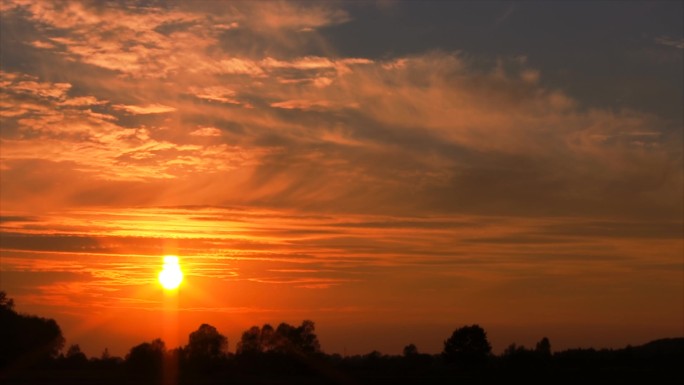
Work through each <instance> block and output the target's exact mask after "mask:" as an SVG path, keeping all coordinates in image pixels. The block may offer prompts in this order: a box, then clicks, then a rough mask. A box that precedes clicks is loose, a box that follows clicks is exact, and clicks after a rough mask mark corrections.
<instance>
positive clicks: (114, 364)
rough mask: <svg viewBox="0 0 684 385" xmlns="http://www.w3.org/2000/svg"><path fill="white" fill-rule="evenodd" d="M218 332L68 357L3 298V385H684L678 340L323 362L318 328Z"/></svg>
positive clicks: (457, 348) (476, 341)
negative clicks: (118, 353)
mask: <svg viewBox="0 0 684 385" xmlns="http://www.w3.org/2000/svg"><path fill="white" fill-rule="evenodd" d="M228 343H229V341H228V339H227V338H226V337H225V336H224V335H222V334H221V333H220V332H219V331H218V330H217V329H216V328H215V327H214V326H211V325H209V324H206V323H205V324H201V325H200V326H199V327H198V328H197V330H195V331H193V332H192V333H190V334H189V336H188V342H187V344H185V345H184V346H180V347H177V348H173V349H168V348H167V347H166V345H165V343H164V341H162V340H161V339H158V338H157V339H153V340H151V341H148V342H143V343H140V344H138V345H136V346H133V347H132V348H131V349H130V350H129V351H128V353H127V354H126V355H125V356H124V357H114V356H112V355H110V354H109V352H108V351H107V349H105V351H104V352H103V353H102V355H101V356H100V357H93V358H88V357H87V356H86V355H85V354H84V353H83V352H82V351H81V349H80V347H79V345H77V344H72V345H70V346H69V347H67V348H66V349H64V347H65V340H64V338H63V336H62V333H61V329H60V328H59V325H58V324H57V323H56V322H55V321H54V320H51V319H45V318H41V317H37V316H33V315H25V314H19V313H17V312H16V311H15V310H14V301H13V300H12V299H10V298H8V297H7V295H6V293H4V292H0V382H3V383H7V384H39V383H45V384H47V383H50V384H62V383H63V384H71V383H79V384H91V383H92V384H96V383H97V384H138V383H140V384H143V383H144V384H169V385H180V384H186V383H187V384H195V383H202V384H219V383H220V384H226V383H228V384H230V383H235V384H252V383H253V384H257V383H258V384H290V383H292V384H414V383H415V384H426V383H427V384H430V383H439V384H442V383H446V382H453V381H458V382H461V383H491V382H501V381H503V380H506V381H510V380H513V379H520V380H524V381H526V382H527V383H548V382H554V383H568V384H569V383H575V382H577V381H583V382H587V380H588V382H589V383H595V382H602V383H618V382H621V381H626V380H629V381H630V382H631V381H634V380H637V379H641V380H643V381H648V382H654V381H657V382H658V383H682V382H681V380H683V379H684V374H683V373H682V370H681V369H680V368H681V363H682V362H684V361H683V360H682V358H684V338H672V339H665V340H659V341H654V342H652V343H650V344H646V345H643V346H639V347H629V346H628V347H626V348H624V349H617V350H609V349H603V350H595V349H570V350H565V351H559V352H555V353H553V352H552V350H551V342H550V341H549V339H548V338H546V337H542V338H541V339H540V340H539V342H537V344H536V345H535V347H534V348H526V347H524V346H519V345H516V344H511V345H510V346H509V347H508V348H506V349H505V350H504V352H503V353H501V354H499V355H495V354H493V353H492V348H491V344H490V343H489V340H488V338H487V333H486V331H485V330H484V328H482V327H481V326H479V325H477V324H474V325H463V326H460V327H458V328H456V329H455V330H454V331H453V333H452V334H451V335H450V336H448V337H447V338H446V339H445V340H444V345H443V350H442V352H441V353H439V354H425V353H420V352H419V350H418V348H417V347H416V345H414V344H408V345H406V346H405V347H404V349H403V354H402V355H385V354H382V353H380V352H378V351H373V352H370V353H368V354H364V355H353V356H341V355H339V354H326V353H324V352H323V351H322V350H321V344H320V342H319V340H318V337H317V335H316V333H315V323H314V322H313V321H310V320H304V321H302V323H301V324H300V325H298V326H294V325H290V324H287V323H284V322H283V323H280V324H279V325H278V326H277V327H273V326H271V325H270V324H265V325H263V326H261V327H259V326H253V327H251V328H250V329H248V330H245V331H244V332H243V333H242V335H241V337H240V340H239V341H238V342H237V345H236V349H235V353H229V352H228V346H229V345H228Z"/></svg>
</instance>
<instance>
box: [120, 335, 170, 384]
mask: <svg viewBox="0 0 684 385" xmlns="http://www.w3.org/2000/svg"><path fill="white" fill-rule="evenodd" d="M165 354H166V345H165V344H164V341H162V340H161V339H159V338H157V339H155V340H153V341H151V342H143V343H142V344H140V345H137V346H134V347H132V348H131V351H130V352H129V353H128V355H126V365H127V366H128V368H129V369H130V370H131V372H132V373H135V374H141V375H152V374H159V373H161V370H162V365H163V363H164V355H165Z"/></svg>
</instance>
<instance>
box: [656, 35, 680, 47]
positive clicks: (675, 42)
mask: <svg viewBox="0 0 684 385" xmlns="http://www.w3.org/2000/svg"><path fill="white" fill-rule="evenodd" d="M654 40H655V42H656V44H659V45H664V46H669V47H673V48H678V49H684V38H679V39H677V38H673V37H670V36H658V37H656V38H655V39H654Z"/></svg>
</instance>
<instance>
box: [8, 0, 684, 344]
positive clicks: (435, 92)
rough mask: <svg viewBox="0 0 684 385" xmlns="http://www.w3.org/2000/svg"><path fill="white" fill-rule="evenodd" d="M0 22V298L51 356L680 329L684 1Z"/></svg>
mask: <svg viewBox="0 0 684 385" xmlns="http://www.w3.org/2000/svg"><path fill="white" fill-rule="evenodd" d="M0 4H1V5H0V7H1V8H0V10H1V12H0V26H1V28H2V33H0V52H1V55H0V88H1V90H0V124H1V130H0V278H1V279H0V291H6V292H7V294H8V296H9V297H11V298H13V299H14V300H15V302H16V304H17V311H19V312H21V313H27V314H38V315H40V316H42V317H49V318H54V319H55V320H56V321H57V322H58V323H59V325H60V326H61V327H62V331H63V333H64V336H65V338H66V340H67V346H68V345H69V344H72V343H73V344H79V345H80V347H81V348H82V349H83V351H84V352H86V353H87V355H88V356H97V357H99V356H100V355H101V354H102V352H103V350H104V349H105V348H107V349H108V352H111V353H112V354H114V355H118V356H122V357H124V356H125V355H126V354H127V352H128V351H129V349H130V348H131V347H132V346H134V345H135V344H137V343H140V342H142V341H150V340H152V339H153V338H157V337H159V338H163V339H164V340H165V342H166V343H167V347H168V348H169V349H171V348H175V347H177V346H180V345H181V344H185V343H187V336H188V334H189V333H190V332H192V331H194V330H197V328H198V326H199V325H201V324H204V323H207V324H210V325H212V326H213V327H215V328H216V329H217V330H219V331H220V332H221V333H222V334H223V335H225V336H226V337H227V338H228V340H229V343H228V349H229V350H230V351H231V352H234V351H235V349H236V346H237V345H236V343H237V341H239V339H240V338H241V336H242V333H243V332H244V331H245V330H247V329H248V328H250V327H251V326H253V325H263V324H265V323H270V324H272V325H277V324H278V323H279V322H287V323H289V324H291V325H299V324H300V323H301V322H302V320H313V321H315V323H316V332H317V335H318V337H319V338H320V341H321V345H322V349H323V350H324V351H325V352H327V353H340V354H343V353H348V354H367V353H368V352H371V351H373V350H377V351H380V352H382V353H387V354H390V353H396V354H400V353H401V352H402V349H403V348H404V347H405V346H406V345H407V344H409V343H414V344H415V345H416V346H418V348H419V349H420V352H421V353H423V352H424V353H430V354H432V353H439V352H440V350H441V349H442V346H443V343H444V340H445V338H447V336H449V335H450V333H451V332H452V331H453V330H454V328H455V327H456V326H460V325H465V324H474V323H478V324H480V325H482V326H483V327H484V328H485V329H486V330H487V332H488V335H489V337H490V340H491V342H492V346H493V350H494V351H495V352H501V351H503V350H504V349H505V348H506V347H507V346H509V344H511V343H513V342H515V343H517V344H520V345H525V346H528V347H530V346H534V344H535V343H536V341H538V340H539V339H540V338H541V337H542V336H547V337H548V338H549V339H550V340H551V343H552V344H553V347H554V349H564V348H575V347H579V346H582V347H596V348H602V347H607V348H610V347H623V346H626V345H627V344H631V345H636V344H639V343H644V342H647V341H650V340H653V339H656V338H661V337H670V336H682V335H684V329H683V328H682V325H684V307H683V306H682V304H683V303H684V260H683V259H682V256H683V255H684V234H683V232H682V231H683V228H684V201H682V197H683V196H684V136H683V132H684V112H683V108H684V107H683V106H684V92H683V91H682V90H683V89H684V74H683V72H682V68H684V64H683V63H684V36H682V31H683V30H684V26H683V21H682V18H681V15H682V14H683V12H684V10H683V9H682V2H681V1H664V2H659V1H646V2H640V1H629V2H619V1H615V2H592V1H582V2H572V1H565V2H562V1H561V2H544V1H541V2H516V1H512V2H469V1H432V2H422V1H377V2H364V1H350V2H338V1H321V2H313V1H239V2H232V1H213V0H212V1H201V0H198V1H131V2H128V1H127V2H110V1H108V2H102V1H95V0H93V1H89V0H84V1H57V2H55V1H26V0H3V1H2V2H1V3H0ZM150 320H154V322H152V321H150ZM160 320H166V321H164V322H165V323H164V322H162V321H160ZM157 321H159V322H157ZM164 327H165V328H167V329H168V330H167V331H164V330H166V329H164ZM164 333H165V334H164ZM542 333H543V334H542ZM167 335H169V336H171V337H167ZM0 343H1V342H0Z"/></svg>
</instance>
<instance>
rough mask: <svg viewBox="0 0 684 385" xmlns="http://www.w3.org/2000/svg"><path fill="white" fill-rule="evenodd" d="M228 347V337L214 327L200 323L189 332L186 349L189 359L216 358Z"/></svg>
mask: <svg viewBox="0 0 684 385" xmlns="http://www.w3.org/2000/svg"><path fill="white" fill-rule="evenodd" d="M227 349H228V339H227V338H226V337H225V336H223V335H222V334H221V333H219V332H218V331H217V330H216V328H215V327H213V326H211V325H209V324H202V325H200V327H199V328H198V329H197V330H196V331H194V332H192V333H190V336H189V338H188V345H187V346H186V351H187V353H188V356H189V358H190V359H191V360H216V359H218V358H221V357H222V356H223V355H224V354H225V351H226V350H227Z"/></svg>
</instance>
